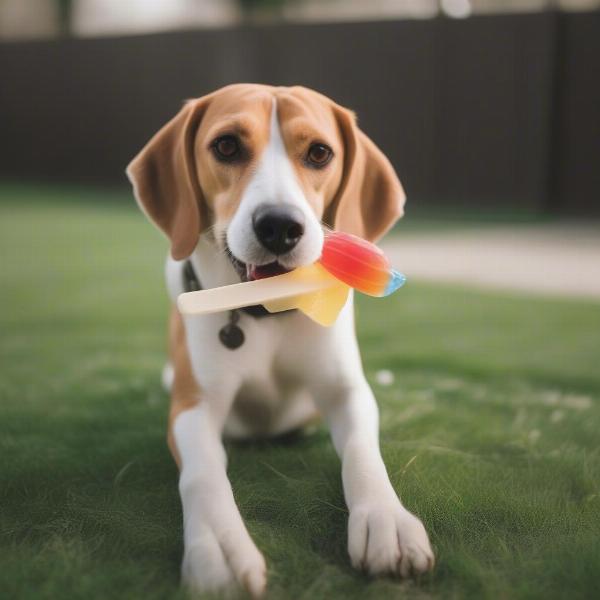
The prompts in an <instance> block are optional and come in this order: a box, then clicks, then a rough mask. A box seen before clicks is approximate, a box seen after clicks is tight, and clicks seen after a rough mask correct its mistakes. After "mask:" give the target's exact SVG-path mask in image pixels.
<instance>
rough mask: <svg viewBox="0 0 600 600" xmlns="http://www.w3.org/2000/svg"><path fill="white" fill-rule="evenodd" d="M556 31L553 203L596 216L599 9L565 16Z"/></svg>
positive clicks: (599, 203) (599, 194)
mask: <svg viewBox="0 0 600 600" xmlns="http://www.w3.org/2000/svg"><path fill="white" fill-rule="evenodd" d="M559 35H560V40H561V42H560V43H561V47H562V52H561V54H560V59H561V62H560V63H559V65H558V81H557V84H558V85H557V111H556V113H557V114H556V117H557V121H556V128H557V130H556V136H555V148H556V157H555V160H554V163H553V165H552V167H553V175H554V186H553V187H554V196H553V201H554V203H555V205H556V207H557V208H558V210H561V211H565V210H566V211H568V212H570V213H574V214H579V215H591V214H594V215H600V13H592V14H573V15H569V16H568V17H567V16H566V15H565V18H564V20H563V22H562V23H561V29H560V33H559Z"/></svg>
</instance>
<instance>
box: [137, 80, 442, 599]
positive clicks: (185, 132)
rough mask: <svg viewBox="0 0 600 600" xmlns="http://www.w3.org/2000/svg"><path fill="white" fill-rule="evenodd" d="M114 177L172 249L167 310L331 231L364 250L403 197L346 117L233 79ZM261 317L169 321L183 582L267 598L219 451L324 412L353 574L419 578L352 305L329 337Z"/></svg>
mask: <svg viewBox="0 0 600 600" xmlns="http://www.w3.org/2000/svg"><path fill="white" fill-rule="evenodd" d="M127 175H128V177H129V179H130V181H131V182H132V184H133V189H134V195H135V198H136V200H137V202H138V204H139V206H140V208H141V209H142V211H143V212H144V213H145V214H146V215H147V217H148V218H149V219H150V220H151V221H152V222H153V223H154V224H155V225H156V226H158V228H159V229H160V230H162V232H164V233H165V234H166V236H167V237H168V239H169V241H170V256H169V257H168V258H167V262H166V282H167V288H168V291H169V294H170V297H171V299H172V301H173V306H174V304H175V300H176V298H177V296H178V295H179V294H180V293H182V292H183V291H185V290H189V289H197V288H198V287H200V286H201V287H202V288H213V287H217V286H224V285H228V284H233V283H239V282H240V280H242V281H247V280H253V279H260V278H263V277H268V276H272V275H277V274H280V273H284V272H287V271H289V270H291V269H294V268H296V267H299V266H302V265H308V264H311V263H313V262H314V261H316V260H317V259H318V258H319V256H320V254H321V248H322V245H323V239H324V230H325V229H326V228H327V227H332V228H334V229H337V230H342V231H346V232H349V233H353V234H356V235H358V236H361V237H363V238H365V239H367V240H370V241H376V240H377V239H379V238H380V237H381V236H382V235H383V234H384V233H385V232H386V231H387V230H388V229H389V228H390V227H391V226H392V225H393V224H394V223H395V221H396V220H397V219H398V218H400V217H401V216H402V214H403V206H404V201H405V194H404V191H403V188H402V185H401V184H400V182H399V180H398V177H397V176H396V173H395V171H394V169H393V167H392V166H391V164H390V163H389V161H388V160H387V159H386V158H385V156H384V155H383V154H382V152H381V151H380V150H379V149H378V148H377V147H376V146H375V144H374V143H373V142H372V141H371V140H370V139H369V138H368V137H367V136H366V135H365V134H364V133H363V132H362V131H361V130H360V129H359V128H358V126H357V124H356V119H355V116H354V114H353V113H352V112H351V111H349V110H347V109H345V108H343V107H341V106H339V105H338V104H336V103H334V102H333V101H332V100H330V99H329V98H327V97H325V96H323V95H321V94H319V93H317V92H315V91H312V90H309V89H307V88H303V87H271V86H266V85H257V84H236V85H231V86H227V87H225V88H222V89H220V90H217V91H216V92H214V93H211V94H209V95H207V96H204V97H201V98H198V99H195V100H191V101H188V102H187V103H185V105H184V106H183V108H182V109H181V111H180V112H179V113H178V114H177V115H176V116H175V117H174V118H173V119H172V120H171V121H169V122H168V123H167V124H166V125H165V126H164V127H163V128H162V129H161V130H160V131H159V132H158V133H157V134H156V135H155V136H154V137H153V138H152V139H151V140H150V141H149V142H148V144H147V145H146V146H145V147H144V148H143V149H142V150H141V152H140V153H139V154H138V155H137V156H136V157H135V158H134V159H133V160H132V162H131V163H130V164H129V166H128V167H127ZM190 279H191V280H192V282H191V286H190V287H188V285H187V283H189V280H190ZM186 282H187V283H186ZM194 286H196V287H195V288H194ZM261 309H262V307H260V306H259V307H252V309H248V310H247V311H245V310H240V311H236V312H235V313H226V314H222V313H220V314H216V315H210V316H202V317H186V318H185V319H183V318H182V317H181V316H180V315H179V313H178V312H177V310H176V309H175V308H174V307H173V308H172V310H171V315H170V324H169V363H168V365H167V367H166V369H165V373H164V375H165V379H166V380H167V383H168V384H169V387H170V393H171V407H170V414H169V425H168V445H169V448H170V450H171V452H172V454H173V457H174V459H175V461H176V463H177V465H178V467H179V470H180V477H179V492H180V495H181V502H182V506H183V521H184V553H183V562H182V579H183V582H184V584H186V585H188V586H189V587H191V588H192V589H194V590H199V591H209V592H223V591H228V590H231V589H235V588H236V586H237V587H241V588H242V589H245V590H246V591H247V592H249V593H250V594H251V595H252V596H254V597H260V596H261V595H262V594H263V592H264V591H265V588H266V581H267V580H266V565H265V560H264V558H263V556H262V554H261V553H260V551H259V550H258V549H257V547H256V545H255V544H254V542H253V541H252V539H251V537H250V535H249V533H248V530H247V529H246V526H245V525H244V522H243V520H242V517H241V516H240V513H239V511H238V508H237V506H236V504H235V500H234V497H233V493H232V488H231V484H230V482H229V480H228V478H227V457H226V453H225V450H224V446H223V441H222V440H223V438H224V437H229V438H234V439H244V438H252V437H265V436H277V435H280V434H284V433H285V432H291V431H293V430H297V429H299V428H302V427H303V426H305V425H306V424H308V423H311V422H314V420H315V419H316V418H318V417H319V415H322V416H323V417H324V419H325V420H326V422H327V424H328V426H329V428H330V431H331V437H332V441H333V445H334V447H335V450H336V452H337V453H338V455H339V457H340V459H341V463H342V482H343V488H344V497H345V500H346V503H347V506H348V511H349V520H348V553H349V555H350V559H351V562H352V564H353V566H354V567H356V568H360V569H364V570H366V571H367V572H368V573H369V574H371V575H385V574H392V575H394V574H395V575H399V576H402V577H408V576H410V575H414V574H420V573H424V572H426V571H428V570H430V569H431V568H432V567H433V563H434V556H433V552H432V550H431V546H430V543H429V539H428V536H427V533H426V531H425V528H424V527H423V524H422V523H421V521H420V520H419V519H418V518H417V517H416V516H415V515H413V514H412V513H410V512H409V511H408V510H407V509H406V508H405V507H404V506H403V505H402V503H401V502H400V499H399V498H398V495H397V494H396V492H395V491H394V489H393V487H392V485H391V483H390V481H389V478H388V475H387V472H386V468H385V465H384V463H383V460H382V458H381V454H380V450H379V441H378V419H379V414H378V409H377V404H376V402H375V398H374V396H373V392H372V391H371V389H370V387H369V384H368V383H367V380H366V378H365V375H364V373H363V369H362V365H361V359H360V354H359V349H358V345H357V341H356V336H355V331H354V316H353V306H352V297H350V299H349V300H348V302H347V304H346V306H345V307H344V308H343V310H342V312H341V313H340V316H339V317H338V319H337V321H336V323H335V324H334V325H333V326H332V327H330V328H325V327H321V326H320V325H317V324H316V323H313V322H312V321H310V320H309V319H308V318H307V317H305V316H304V315H302V314H301V313H299V312H298V311H288V312H285V313H280V314H277V315H270V316H265V315H264V314H263V313H264V310H263V311H261Z"/></svg>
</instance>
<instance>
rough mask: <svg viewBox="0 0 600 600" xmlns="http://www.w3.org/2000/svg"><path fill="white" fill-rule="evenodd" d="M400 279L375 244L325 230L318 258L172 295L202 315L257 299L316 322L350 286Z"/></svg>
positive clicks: (377, 286) (391, 287)
mask: <svg viewBox="0 0 600 600" xmlns="http://www.w3.org/2000/svg"><path fill="white" fill-rule="evenodd" d="M404 281H405V278H404V276H403V275H401V274H400V273H398V272H397V271H395V270H394V269H392V268H391V266H390V263H389V261H388V259H387V257H386V256H385V254H384V253H383V252H382V251H381V250H380V249H379V248H377V246H375V245H374V244H371V243H370V242H367V241H366V240H363V239H361V238H358V237H356V236H354V235H350V234H348V233H342V232H336V231H334V232H328V233H327V235H326V236H325V242H324V244H323V251H322V255H321V258H320V259H319V260H318V261H317V262H316V263H314V264H313V265H309V266H306V267H299V268H297V269H294V270H293V271H290V272H289V273H285V274H283V275H276V276H274V277H268V278H265V279H259V280H256V281H247V282H244V283H237V284H233V285H228V286H224V287H219V288H212V289H209V290H201V291H197V292H187V293H184V294H181V295H180V296H179V298H178V300H177V306H178V308H179V311H180V312H181V313H182V314H184V315H203V314H210V313H214V312H221V311H226V310H233V309H237V308H242V307H244V306H253V305H255V304H262V305H263V306H264V307H265V308H266V309H267V310H268V311H270V312H281V311H284V310H290V309H298V310H300V311H302V312H303V313H304V314H306V315H307V316H308V317H310V318H311V319H312V320H313V321H316V322H317V323H319V324H320V325H324V326H329V325H332V324H333V323H334V322H335V320H336V319H337V317H338V315H339V313H340V311H341V310H342V308H343V307H344V304H346V301H347V299H348V293H349V291H350V288H351V287H352V288H354V289H356V290H358V291H360V292H363V293H365V294H369V295H371V296H387V295H389V294H391V293H392V292H394V291H396V290H397V289H398V288H399V287H400V286H401V285H402V284H403V283H404Z"/></svg>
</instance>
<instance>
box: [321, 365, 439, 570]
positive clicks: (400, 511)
mask: <svg viewBox="0 0 600 600" xmlns="http://www.w3.org/2000/svg"><path fill="white" fill-rule="evenodd" d="M359 368H360V367H359ZM354 378H356V375H355V376H354ZM360 379H361V380H360V381H359V382H357V383H356V384H355V385H353V386H352V387H351V388H349V389H348V390H347V391H345V392H343V393H342V394H341V396H338V397H337V399H336V400H334V401H333V402H327V403H326V405H325V406H324V407H323V410H324V412H325V414H326V416H327V419H328V422H329V425H330V428H331V435H332V439H333V443H334V446H335V448H336V451H337V453H338V455H339V456H340V458H341V460H342V481H343V485H344V496H345V498H346V503H347V505H348V509H349V511H350V518H349V522H348V552H349V554H350V559H351V560H352V564H353V565H354V566H355V567H356V568H363V569H365V570H367V572H369V573H370V574H372V575H379V574H385V573H392V574H399V575H401V576H402V577H408V576H410V575H411V574H419V573H424V572H425V571H428V570H429V569H431V568H432V566H433V562H434V557H433V552H432V550H431V546H430V544H429V539H428V537H427V533H426V531H425V528H424V527H423V524H422V523H421V521H420V520H419V519H418V518H417V517H415V516H414V515H413V514H412V513H410V512H409V511H408V510H407V509H406V508H404V506H403V505H402V503H401V502H400V499H399V498H398V496H397V494H396V492H395V491H394V489H393V487H392V484H391V483H390V480H389V477H388V474H387V471H386V468H385V465H384V463H383V459H382V458H381V453H380V450H379V440H378V437H379V436H378V427H379V411H378V408H377V404H376V402H375V398H374V397H373V392H372V391H371V388H370V387H369V384H368V383H367V382H366V380H365V379H364V377H363V376H362V375H361V377H360Z"/></svg>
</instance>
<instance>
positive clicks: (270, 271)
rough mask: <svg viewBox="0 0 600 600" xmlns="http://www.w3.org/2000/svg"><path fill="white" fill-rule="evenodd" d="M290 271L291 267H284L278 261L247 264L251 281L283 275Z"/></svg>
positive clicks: (247, 272) (247, 271)
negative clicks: (266, 263) (263, 263)
mask: <svg viewBox="0 0 600 600" xmlns="http://www.w3.org/2000/svg"><path fill="white" fill-rule="evenodd" d="M289 271H290V269H286V268H285V267H282V266H281V265H280V264H279V263H278V262H272V263H269V264H268V265H247V267H246V275H247V277H248V280H249V281H253V280H255V279H266V278H267V277H274V276H275V275H283V274H284V273H289Z"/></svg>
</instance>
